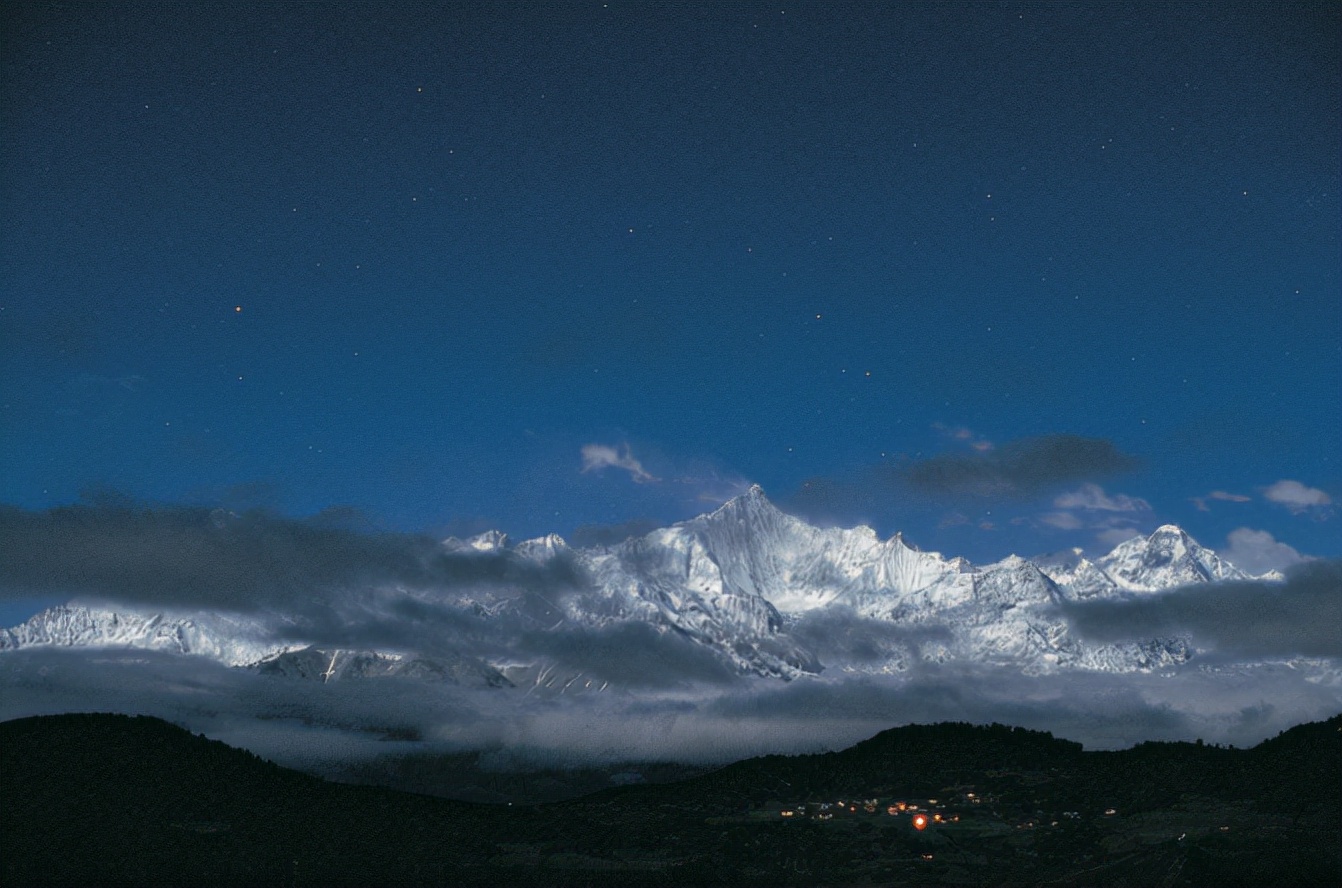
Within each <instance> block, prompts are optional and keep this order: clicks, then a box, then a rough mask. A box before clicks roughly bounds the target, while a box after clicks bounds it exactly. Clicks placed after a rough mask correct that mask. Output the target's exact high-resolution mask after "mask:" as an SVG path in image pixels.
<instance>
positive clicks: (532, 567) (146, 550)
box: [0, 500, 585, 616]
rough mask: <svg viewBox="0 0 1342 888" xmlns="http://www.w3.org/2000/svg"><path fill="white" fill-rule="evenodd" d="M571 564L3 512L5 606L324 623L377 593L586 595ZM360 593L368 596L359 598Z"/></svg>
mask: <svg viewBox="0 0 1342 888" xmlns="http://www.w3.org/2000/svg"><path fill="white" fill-rule="evenodd" d="M584 582H585V579H584V578H583V577H582V576H580V574H579V573H578V571H577V570H576V568H575V567H574V565H573V564H572V563H571V561H569V560H567V559H563V558H560V559H556V560H554V561H552V562H549V563H545V564H541V563H537V562H534V561H530V560H527V559H523V558H520V557H517V556H514V555H513V554H512V553H511V552H507V551H501V552H493V553H474V552H472V553H462V552H449V551H446V550H444V549H443V548H442V547H441V546H440V545H439V544H438V542H437V541H435V540H432V539H430V538H428V537H424V536H418V535H412V534H396V533H381V534H378V533H361V532H358V531H356V530H353V529H351V528H348V527H343V526H340V524H339V523H334V522H332V521H330V520H329V519H328V517H327V514H326V513H323V515H321V516H318V517H317V518H316V519H313V520H307V521H304V520H295V519H289V518H283V517H280V516H277V515H273V514H270V513H266V512H260V511H255V512H247V513H244V514H241V515H238V514H235V513H232V512H229V511H226V510H223V509H207V508H197V507H156V508H151V507H143V506H137V505H134V504H131V503H127V502H124V501H108V500H104V501H103V502H102V503H101V504H90V505H76V506H65V507H60V508H55V509H51V510H49V511H44V512H32V511H27V510H23V509H19V508H16V507H13V506H0V597H4V598H6V599H15V598H30V597H43V596H64V597H67V598H69V597H85V598H95V599H102V600H109V601H117V602H126V603H136V604H142V605H149V606H151V607H159V608H179V609H189V608H192V607H204V608H218V609H224V610H229V611H235V612H254V611H270V610H277V609H291V610H297V611H298V612H300V613H312V614H314V616H321V615H324V614H327V613H328V612H330V611H331V610H332V609H333V608H335V607H337V606H338V605H341V604H342V603H348V602H350V601H360V600H364V599H366V597H367V595H368V594H371V592H373V591H375V590H378V589H385V588H400V589H437V590H462V589H474V588H479V587H491V588H524V589H528V590H532V591H535V592H537V593H541V594H559V593H561V592H563V591H565V590H570V589H574V588H578V587H580V586H582V585H583V584H584ZM361 596H363V598H361Z"/></svg>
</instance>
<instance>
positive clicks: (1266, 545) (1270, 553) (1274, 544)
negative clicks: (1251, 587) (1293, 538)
mask: <svg viewBox="0 0 1342 888" xmlns="http://www.w3.org/2000/svg"><path fill="white" fill-rule="evenodd" d="M1220 554H1221V556H1222V557H1224V558H1225V559H1226V560H1227V561H1229V562H1230V563H1231V564H1233V565H1235V566H1236V567H1238V568H1240V569H1241V570H1245V571H1248V572H1249V573H1251V574H1263V573H1267V572H1268V571H1270V570H1279V571H1284V570H1286V569H1287V568H1288V567H1292V566H1294V565H1296V564H1300V563H1302V562H1305V561H1308V560H1310V559H1308V558H1306V557H1305V556H1304V555H1301V554H1300V553H1299V552H1297V551H1296V550H1295V549H1293V548H1291V547H1290V546H1288V545H1286V544H1285V543H1281V542H1278V541H1277V540H1275V539H1273V537H1272V534H1270V533H1268V532H1267V531H1266V530H1252V529H1250V528H1248V527H1240V528H1236V529H1235V530H1232V531H1231V532H1230V534H1229V535H1228V536H1227V537H1226V547H1225V548H1224V549H1222V550H1221V553H1220Z"/></svg>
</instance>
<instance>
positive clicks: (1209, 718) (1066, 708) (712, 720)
mask: <svg viewBox="0 0 1342 888" xmlns="http://www.w3.org/2000/svg"><path fill="white" fill-rule="evenodd" d="M0 701H2V702H0V718H4V719H9V718H17V717H22V716H27V715H36V714H46V713H58V712H68V711H115V712H126V713H144V714H151V715H156V716H159V717H161V718H166V719H168V720H170V721H174V722H176V723H179V724H182V725H184V726H186V727H187V728H189V729H191V730H193V731H199V732H203V733H205V734H207V735H209V736H211V737H216V738H218V739H221V740H224V741H225V742H228V743H232V744H235V745H239V746H243V747H245V748H248V749H252V750H253V751H255V752H257V753H258V754H261V755H263V756H266V757H268V758H273V759H275V760H277V761H280V762H281V763H284V764H288V765H291V766H296V767H302V768H306V769H310V770H314V771H319V772H321V771H326V772H333V771H337V770H339V769H341V768H342V767H344V766H345V765H347V764H348V763H350V762H355V761H360V760H365V761H366V760H371V759H376V758H379V757H381V756H385V755H397V754H406V753H411V752H414V753H434V752H441V753H451V752H461V751H467V750H506V751H507V758H508V760H509V761H511V762H512V763H513V764H514V765H515V766H516V767H522V768H525V767H533V766H570V767H579V766H587V765H594V764H607V763H611V762H618V761H640V760H641V761H652V760H674V761H683V762H726V761H732V760H736V759H739V758H743V757H748V756H751V755H760V754H766V753H789V754H792V753H803V752H816V751H823V750H832V749H840V748H843V747H846V746H849V745H851V744H852V743H855V742H857V741H859V740H861V739H864V738H866V737H869V736H871V735H873V734H875V733H877V732H879V731H881V730H884V729H886V728H889V727H894V726H897V725H902V724H909V723H927V722H936V721H945V720H953V721H968V722H972V723H978V724H984V723H989V722H1002V723H1006V724H1015V725H1022V726H1025V727H1030V728H1034V729H1038V730H1049V731H1052V732H1053V733H1054V734H1055V735H1058V736H1061V737H1066V738H1068V739H1072V740H1078V741H1080V742H1082V743H1083V744H1085V745H1086V746H1087V747H1089V748H1116V747H1124V746H1129V745H1132V744H1134V743H1137V742H1140V741H1143V740H1151V739H1156V740H1192V739H1195V738H1198V737H1201V738H1203V739H1205V740H1207V741H1208V742H1219V743H1234V744H1236V745H1241V746H1244V745H1252V744H1254V743H1257V742H1259V741H1260V740H1262V739H1264V738H1265V737H1268V736H1272V735H1273V734H1275V733H1277V732H1278V731H1280V730H1282V729H1284V728H1287V727H1289V726H1291V725H1293V724H1297V723H1299V722H1302V721H1311V720H1317V719H1321V718H1326V717H1328V716H1330V715H1334V714H1336V713H1337V711H1338V710H1339V709H1340V708H1342V702H1340V695H1339V690H1338V688H1337V686H1336V684H1335V683H1334V684H1331V685H1330V684H1329V683H1327V682H1322V683H1321V682H1317V681H1307V680H1305V678H1304V677H1303V676H1302V674H1301V673H1300V672H1299V671H1297V670H1294V669H1291V668H1289V667H1287V666H1261V667H1254V668H1253V669H1248V670H1237V671H1231V672H1228V673H1225V674H1222V673H1219V672H1216V671H1211V672H1209V671H1206V670H1201V669H1185V670H1181V671H1178V672H1176V673H1174V674H1172V675H1168V674H1167V675H1159V676H1157V675H1119V676H1116V675H1105V674H1099V673H1070V674H1064V675H1049V676H1023V675H1020V674H1012V673H1009V672H1004V671H1002V670H995V669H988V668H982V667H973V666H964V665H948V664H940V665H933V664H921V665H919V666H918V667H917V668H915V669H914V670H912V671H911V672H910V673H907V674H904V675H899V676H862V677H859V676H834V677H828V676H820V677H816V678H807V679H802V680H798V681H794V682H790V683H786V684H785V683H780V682H776V681H769V680H766V679H756V678H736V679H733V680H732V681H730V682H728V683H712V684H690V685H684V686H682V687H678V688H675V689H664V690H663V691H660V692H649V691H646V690H645V691H644V692H640V693H633V692H630V691H627V690H621V689H619V688H615V689H612V690H608V691H607V692H605V693H594V692H589V693H585V694H577V695H567V694H566V695H556V694H551V695H548V696H547V695H542V694H532V693H527V692H526V691H525V690H524V689H521V688H512V689H491V690H480V689H468V688H463V687H458V686H453V685H449V684H434V683H426V682H423V681H416V680H410V679H395V678H389V679H366V680H345V681H339V682H333V683H330V684H321V683H315V682H310V681H296V680H291V679H284V678H279V677H268V676H259V675H256V674H254V673H251V672H248V671H245V670H240V669H228V668H226V667H222V666H219V665H217V664H215V663H212V662H210V661H207V660H203V659H195V658H187V659H186V660H183V659H182V658H179V657H173V656H170V655H165V654H155V653H145V652H130V651H104V652H99V653H96V654H95V653H90V652H86V651H83V652H81V651H71V650H55V649H34V650H28V651H18V652H12V653H8V654H6V655H4V657H3V658H0ZM405 738H411V739H405Z"/></svg>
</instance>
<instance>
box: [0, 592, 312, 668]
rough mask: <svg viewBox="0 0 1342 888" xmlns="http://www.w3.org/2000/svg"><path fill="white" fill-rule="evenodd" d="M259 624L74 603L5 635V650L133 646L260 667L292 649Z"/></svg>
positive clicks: (0, 635)
mask: <svg viewBox="0 0 1342 888" xmlns="http://www.w3.org/2000/svg"><path fill="white" fill-rule="evenodd" d="M267 636H268V633H267V632H266V629H265V626H264V625H263V624H262V623H261V622H260V621H257V620H254V619H250V618H246V617H241V616H237V615H232V614H225V613H218V612H202V613H192V614H173V613H170V612H163V611H136V610H128V609H118V610H115V611H113V610H108V609H106V608H95V607H85V606H82V605H76V604H69V605H60V606H58V607H53V608H49V609H47V610H45V611H43V612H42V613H40V614H38V615H37V616H35V617H33V618H32V619H30V620H28V621H27V622H26V623H23V624H21V625H19V626H15V627H14V628H12V629H5V630H3V631H0V650H5V649H14V648H19V647H29V646H55V647H133V648H143V649H147V650H157V651H165V652H168V653H175V654H195V655H199V656H203V657H209V658H210V659H212V660H218V661H219V662H221V663H225V664H227V665H229V666H242V665H245V664H249V663H255V662H257V661H259V660H262V659H265V658H266V657H271V656H275V655H276V654H279V653H282V652H284V651H286V650H288V649H289V647H290V646H288V645H283V644H278V643H275V642H273V641H270V640H268V639H267Z"/></svg>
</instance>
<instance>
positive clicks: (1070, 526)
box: [1039, 512, 1085, 530]
mask: <svg viewBox="0 0 1342 888" xmlns="http://www.w3.org/2000/svg"><path fill="white" fill-rule="evenodd" d="M1039 520H1040V521H1041V522H1043V523H1044V524H1047V525H1048V526H1049V527H1056V528H1058V529H1059V530H1080V529H1081V528H1082V527H1084V526H1085V522H1083V521H1082V520H1081V519H1080V518H1078V517H1076V516H1075V515H1073V514H1072V513H1071V512H1045V513H1044V514H1043V515H1040V516H1039Z"/></svg>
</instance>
